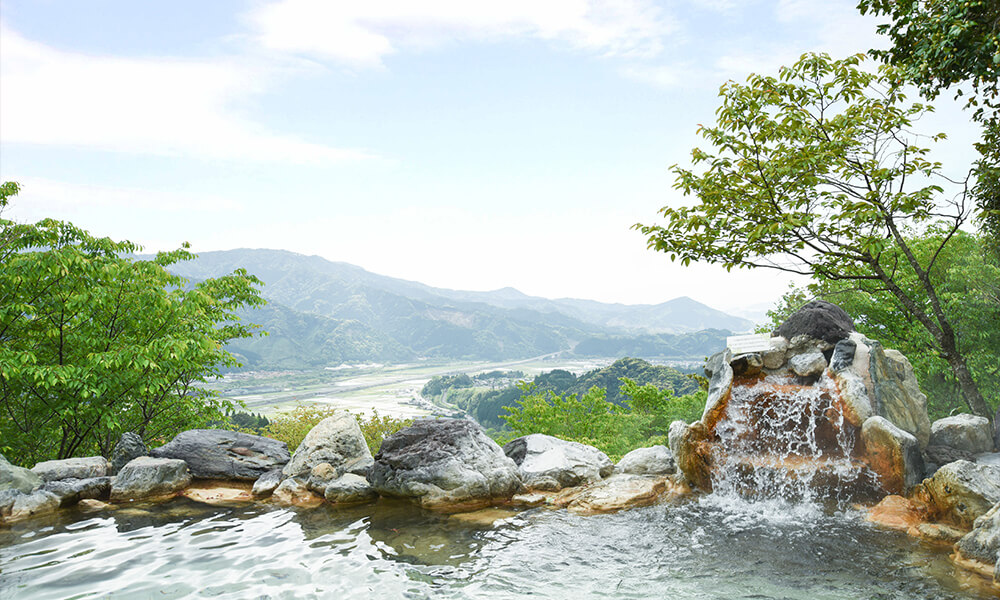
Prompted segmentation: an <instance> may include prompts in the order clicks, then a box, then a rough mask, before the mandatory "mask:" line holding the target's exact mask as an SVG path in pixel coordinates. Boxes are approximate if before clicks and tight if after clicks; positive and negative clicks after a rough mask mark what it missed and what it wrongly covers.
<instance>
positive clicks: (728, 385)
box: [701, 349, 733, 424]
mask: <svg viewBox="0 0 1000 600" xmlns="http://www.w3.org/2000/svg"><path fill="white" fill-rule="evenodd" d="M732 358H733V356H732V353H730V352H729V350H728V349H726V350H723V351H722V352H719V353H717V354H715V355H713V356H712V357H710V358H709V359H708V361H707V362H706V363H705V376H706V377H708V398H707V399H706V401H705V410H704V411H703V412H702V415H701V420H702V421H703V422H705V423H712V424H714V423H715V422H716V421H718V420H719V419H720V418H721V417H722V413H723V412H724V411H725V407H726V403H727V402H728V401H729V394H730V393H731V392H732V389H733V368H732V367H731V366H730V364H729V363H730V362H731V361H732Z"/></svg>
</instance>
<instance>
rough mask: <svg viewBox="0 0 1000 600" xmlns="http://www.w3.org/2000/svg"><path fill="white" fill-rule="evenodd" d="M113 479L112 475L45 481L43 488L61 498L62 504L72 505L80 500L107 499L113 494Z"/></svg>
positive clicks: (60, 502)
mask: <svg viewBox="0 0 1000 600" xmlns="http://www.w3.org/2000/svg"><path fill="white" fill-rule="evenodd" d="M111 481H112V478H111V477H90V478H88V479H60V480H58V481H49V482H47V483H45V484H44V485H43V486H42V489H43V490H45V491H46V492H51V493H52V494H54V495H55V496H56V497H57V498H59V504H60V506H71V505H73V504H76V503H77V502H79V501H80V500H106V499H107V498H108V496H109V495H110V494H111Z"/></svg>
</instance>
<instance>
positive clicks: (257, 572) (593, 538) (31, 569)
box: [0, 495, 992, 600]
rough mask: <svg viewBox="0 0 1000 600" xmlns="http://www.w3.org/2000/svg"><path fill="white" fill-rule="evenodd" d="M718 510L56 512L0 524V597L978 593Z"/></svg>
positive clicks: (391, 507) (930, 572)
mask: <svg viewBox="0 0 1000 600" xmlns="http://www.w3.org/2000/svg"><path fill="white" fill-rule="evenodd" d="M731 500H732V499H731V498H725V497H722V496H719V495H711V496H707V497H703V498H701V499H689V500H686V501H684V502H681V503H677V504H667V505H658V506H651V507H646V508H641V509H635V510H631V511H625V512H622V513H618V514H612V515H602V516H578V515H573V514H571V513H567V512H566V511H555V510H548V509H543V508H537V509H531V510H528V511H524V512H520V513H499V512H497V511H492V512H488V513H480V515H485V520H484V522H482V523H479V522H476V521H473V520H470V517H468V516H465V517H455V516H451V517H449V516H444V515H438V514H433V513H428V512H425V511H421V510H419V509H416V508H414V507H411V506H408V505H403V504H399V503H394V502H387V501H380V502H379V503H377V504H375V505H371V506H367V507H359V508H352V509H346V510H345V509H340V510H335V509H332V508H320V509H315V510H311V511H309V510H305V511H296V510H289V509H279V508H276V507H272V506H269V505H264V504H260V505H251V506H242V507H231V508H222V507H210V506H206V505H200V504H197V503H194V502H192V501H190V500H187V499H183V498H179V499H175V500H172V501H170V502H168V503H165V504H160V505H152V504H150V505H136V506H129V507H126V508H121V509H118V510H115V511H109V512H106V513H98V514H96V515H86V514H83V513H79V512H77V511H74V510H69V511H66V512H64V513H61V514H58V515H54V516H51V517H48V518H42V519H35V520H32V521H27V522H22V523H15V524H13V525H11V526H9V527H7V528H2V529H0V598H3V599H4V600H7V599H15V598H25V599H33V600H44V599H48V598H58V599H64V598H195V597H197V598H202V597H203V598H227V599H228V598H231V599H244V598H314V597H315V598H380V599H381V598H385V599H393V598H408V599H410V598H412V599H418V598H435V599H436V598H503V599H507V598H520V597H532V598H552V599H566V598H571V599H574V600H582V599H584V598H671V599H678V600H687V599H699V600H701V599H754V600H798V599H801V600H844V599H847V600H851V599H858V600H860V599H864V600H873V599H876V600H924V599H926V600H932V599H933V600H953V599H954V600H958V599H962V600H965V599H973V598H989V597H992V596H991V595H990V592H989V591H988V590H987V588H986V587H985V585H983V583H982V580H980V579H979V578H978V577H977V576H974V575H968V574H964V573H963V572H962V571H960V570H958V569H956V568H955V567H953V566H952V565H951V564H950V562H949V561H948V548H946V547H933V546H927V545H924V544H921V543H919V542H917V541H914V540H912V539H910V538H908V537H907V536H905V535H903V534H896V533H892V532H885V531H880V530H876V529H874V528H873V527H871V526H869V525H867V524H866V523H865V522H864V521H863V520H861V518H860V517H859V516H858V515H856V514H853V513H851V512H846V513H832V514H826V513H823V512H820V513H808V512H801V513H780V514H772V513H770V512H769V511H768V510H763V509H762V508H761V505H759V504H755V505H749V506H752V510H747V506H746V505H740V504H739V503H735V504H732V503H731ZM497 518H500V519H501V520H499V521H498V522H496V523H495V524H492V525H491V524H490V522H491V521H493V520H494V519H497Z"/></svg>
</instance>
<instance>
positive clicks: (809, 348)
mask: <svg viewBox="0 0 1000 600" xmlns="http://www.w3.org/2000/svg"><path fill="white" fill-rule="evenodd" d="M833 348H834V346H833V344H831V343H830V342H827V341H825V340H821V339H817V338H814V337H812V336H811V335H805V334H802V335H797V336H795V337H793V338H792V339H790V340H788V350H787V351H785V359H786V360H791V359H792V357H793V356H798V355H800V354H816V353H817V352H818V353H820V354H822V355H823V356H824V358H825V357H826V356H827V352H830V351H831V350H833ZM830 355H831V356H832V355H833V352H830Z"/></svg>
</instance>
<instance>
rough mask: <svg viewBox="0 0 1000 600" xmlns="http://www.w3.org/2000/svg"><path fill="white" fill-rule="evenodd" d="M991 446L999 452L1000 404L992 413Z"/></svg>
mask: <svg viewBox="0 0 1000 600" xmlns="http://www.w3.org/2000/svg"><path fill="white" fill-rule="evenodd" d="M993 447H994V448H996V449H997V451H998V452H1000V405H998V406H997V412H996V413H994V414H993Z"/></svg>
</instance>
